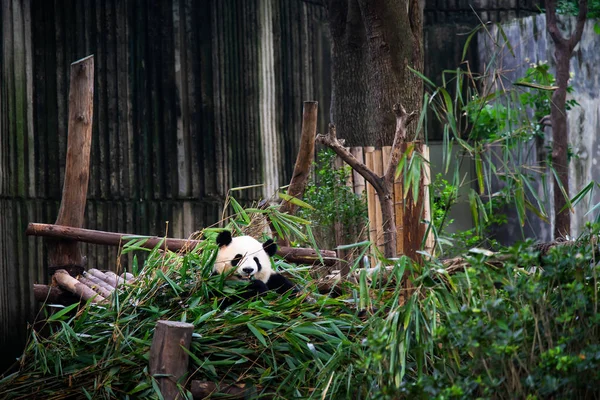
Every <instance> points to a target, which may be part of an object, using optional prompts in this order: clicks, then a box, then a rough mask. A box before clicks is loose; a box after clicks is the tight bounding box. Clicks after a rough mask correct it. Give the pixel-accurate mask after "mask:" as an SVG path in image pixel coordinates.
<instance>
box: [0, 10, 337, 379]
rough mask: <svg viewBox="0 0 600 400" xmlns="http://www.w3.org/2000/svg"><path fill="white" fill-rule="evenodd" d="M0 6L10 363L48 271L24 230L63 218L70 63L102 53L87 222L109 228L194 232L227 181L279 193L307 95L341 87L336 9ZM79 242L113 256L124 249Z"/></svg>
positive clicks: (96, 256) (2, 272) (0, 310)
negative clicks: (335, 81)
mask: <svg viewBox="0 0 600 400" xmlns="http://www.w3.org/2000/svg"><path fill="white" fill-rule="evenodd" d="M1 7H2V8H1V9H0V12H1V13H0V20H1V25H2V28H1V29H0V42H1V43H2V48H1V54H0V62H1V64H2V65H1V69H0V74H1V76H0V89H1V90H0V126H1V129H0V221H1V223H0V351H2V357H0V368H2V367H3V366H4V365H5V363H9V362H11V360H14V356H16V355H18V354H19V351H20V348H21V346H22V344H23V341H24V338H25V337H26V331H25V329H26V324H25V321H26V320H30V319H31V318H32V316H33V315H34V312H35V304H34V301H33V295H32V293H31V286H32V283H33V282H44V281H45V280H46V279H47V274H46V265H47V264H46V259H47V253H46V250H45V246H44V244H43V242H42V240H41V239H36V238H26V237H25V236H24V232H25V229H26V227H27V223H28V222H31V221H36V222H43V223H53V222H54V221H55V219H56V216H57V214H58V205H59V204H58V203H59V199H60V194H61V190H62V182H63V179H64V169H65V164H64V163H65V154H66V137H67V136H66V135H67V129H66V128H67V101H68V97H67V90H68V87H69V80H68V72H69V65H70V64H71V62H73V61H75V60H78V59H80V58H82V57H85V56H87V55H89V54H94V56H95V63H96V71H95V96H94V125H93V141H92V148H91V175H90V183H89V191H88V202H87V206H86V210H85V216H86V218H85V226H86V227H87V228H91V229H99V230H104V231H112V232H135V233H139V234H148V235H159V236H160V235H165V234H167V233H168V235H169V236H172V237H173V236H174V237H187V236H188V235H189V234H190V233H192V232H194V231H195V230H197V229H199V228H202V227H205V226H209V225H211V224H214V223H215V222H217V221H218V220H219V216H220V215H221V211H222V207H223V204H224V199H225V196H226V195H227V193H228V191H229V189H231V188H234V187H239V186H246V185H253V184H262V183H266V185H265V186H263V187H258V188H253V189H248V190H245V191H239V192H236V193H235V196H236V197H238V198H239V199H240V200H241V201H242V202H245V203H248V202H251V201H253V200H257V199H258V198H262V197H264V196H265V195H266V194H269V195H270V194H273V191H274V188H276V187H277V186H278V185H281V184H286V183H288V182H289V179H290V176H291V173H292V169H293V164H294V159H293V157H288V155H290V154H293V155H295V154H296V153H297V148H298V147H297V146H298V138H299V135H300V125H301V117H302V101H303V100H306V99H315V100H317V101H318V102H319V106H320V107H322V110H327V109H328V108H329V93H330V85H329V82H330V78H329V73H328V69H329V67H328V64H327V63H328V54H329V44H328V43H329V42H328V40H327V26H326V23H325V11H324V9H323V8H322V7H320V6H318V5H315V4H311V3H310V2H304V1H301V0H290V1H281V2H272V1H270V0H248V1H246V0H244V1H239V0H218V1H217V0H202V1H195V0H164V1H142V0H123V1H121V0H64V1H46V0H2V1H1ZM321 115H323V116H324V117H323V118H321V119H320V120H319V122H318V124H319V126H320V128H319V129H320V130H322V129H324V127H325V126H326V124H327V123H328V122H329V121H328V120H327V118H326V117H325V116H326V115H327V113H326V112H323V113H321ZM267 161H268V163H267ZM166 221H169V223H168V228H167V224H166ZM167 229H168V232H167ZM82 252H83V253H84V254H86V256H87V262H88V266H89V267H98V268H102V269H112V268H114V267H115V264H116V260H117V249H116V248H114V247H107V246H96V245H91V244H90V245H84V246H83V247H82Z"/></svg>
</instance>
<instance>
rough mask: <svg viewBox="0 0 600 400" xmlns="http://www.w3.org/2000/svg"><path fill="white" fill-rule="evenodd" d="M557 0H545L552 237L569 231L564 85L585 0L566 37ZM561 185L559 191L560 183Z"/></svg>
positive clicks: (566, 80)
mask: <svg viewBox="0 0 600 400" xmlns="http://www.w3.org/2000/svg"><path fill="white" fill-rule="evenodd" d="M556 2H557V0H545V5H546V29H547V30H548V33H549V34H550V37H551V38H552V41H553V42H554V46H555V49H554V61H555V64H556V86H557V89H556V90H555V91H554V93H553V94H552V104H551V106H550V107H551V108H550V120H551V122H552V166H553V167H554V170H555V171H556V176H557V177H558V180H556V179H555V180H554V237H555V238H558V237H563V236H565V235H569V234H570V232H571V214H570V210H569V208H568V207H566V206H567V199H568V195H569V160H568V145H569V132H568V129H567V110H566V101H567V85H568V82H569V62H570V60H571V56H572V55H573V49H575V46H576V45H577V43H579V41H580V40H581V34H582V33H583V27H584V25H585V19H586V14H587V0H579V13H578V14H577V24H576V26H575V32H574V33H573V34H572V35H571V37H570V38H566V37H565V36H563V34H562V33H561V32H560V30H559V29H558V26H557V20H556ZM561 185H562V187H563V188H564V191H565V194H566V196H565V194H563V192H562V190H561V188H560V186H561Z"/></svg>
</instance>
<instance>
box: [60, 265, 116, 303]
mask: <svg viewBox="0 0 600 400" xmlns="http://www.w3.org/2000/svg"><path fill="white" fill-rule="evenodd" d="M53 279H54V280H55V281H56V283H57V284H58V286H60V287H61V288H63V289H65V290H68V291H69V292H71V293H73V294H75V295H76V296H77V297H79V298H81V299H83V300H86V301H87V300H89V299H93V302H94V303H104V302H105V301H106V299H105V298H104V297H103V296H101V295H99V294H98V293H96V292H95V291H93V290H92V289H91V288H89V287H87V286H86V285H84V284H83V283H81V282H79V281H78V280H77V279H75V278H73V277H72V276H71V275H69V273H68V272H67V271H65V270H64V269H59V270H57V271H56V272H55V273H54V275H53Z"/></svg>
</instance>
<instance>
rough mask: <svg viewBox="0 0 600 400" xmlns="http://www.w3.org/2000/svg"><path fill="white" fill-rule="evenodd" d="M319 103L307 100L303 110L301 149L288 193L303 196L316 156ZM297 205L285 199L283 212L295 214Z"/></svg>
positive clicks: (282, 207)
mask: <svg viewBox="0 0 600 400" xmlns="http://www.w3.org/2000/svg"><path fill="white" fill-rule="evenodd" d="M318 105H319V103H318V102H316V101H305V102H304V110H303V112H302V133H301V135H300V149H299V150H298V156H297V158H296V164H295V165H294V173H293V175H292V180H291V181H290V186H289V187H288V191H287V194H289V195H290V196H293V197H298V198H300V197H302V196H303V195H304V189H306V183H307V181H308V175H309V174H310V166H311V164H312V162H313V161H314V158H315V139H316V137H317V114H318V107H317V106H318ZM295 211H296V206H295V205H294V204H293V203H290V202H289V201H284V202H283V203H282V205H281V212H288V213H290V214H294V212H295Z"/></svg>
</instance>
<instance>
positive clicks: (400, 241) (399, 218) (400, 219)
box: [394, 143, 406, 256]
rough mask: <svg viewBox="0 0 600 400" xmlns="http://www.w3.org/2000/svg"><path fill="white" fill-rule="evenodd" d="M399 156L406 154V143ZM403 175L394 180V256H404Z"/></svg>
mask: <svg viewBox="0 0 600 400" xmlns="http://www.w3.org/2000/svg"><path fill="white" fill-rule="evenodd" d="M400 152H401V154H404V153H405V152H406V143H403V144H402V145H401V149H400ZM402 182H403V174H402V173H401V174H400V175H399V176H398V178H396V179H395V180H394V214H395V217H396V254H397V255H398V256H400V255H402V254H404V196H403V193H404V191H403V189H404V186H403V184H402Z"/></svg>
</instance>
